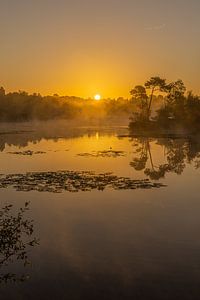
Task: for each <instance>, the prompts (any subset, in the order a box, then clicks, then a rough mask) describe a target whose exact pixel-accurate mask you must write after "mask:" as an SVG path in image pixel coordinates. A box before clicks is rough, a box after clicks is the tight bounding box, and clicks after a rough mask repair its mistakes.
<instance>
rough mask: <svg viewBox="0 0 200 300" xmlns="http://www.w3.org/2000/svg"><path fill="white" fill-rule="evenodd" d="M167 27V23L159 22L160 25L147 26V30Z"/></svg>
mask: <svg viewBox="0 0 200 300" xmlns="http://www.w3.org/2000/svg"><path fill="white" fill-rule="evenodd" d="M165 27H166V24H165V23H163V24H159V25H155V26H151V27H146V28H145V30H149V31H157V30H163V29H164V28H165Z"/></svg>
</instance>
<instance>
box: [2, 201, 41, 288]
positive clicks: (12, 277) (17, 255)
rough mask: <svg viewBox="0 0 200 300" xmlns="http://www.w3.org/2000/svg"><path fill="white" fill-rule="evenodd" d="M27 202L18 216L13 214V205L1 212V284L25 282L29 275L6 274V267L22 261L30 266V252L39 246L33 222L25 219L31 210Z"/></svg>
mask: <svg viewBox="0 0 200 300" xmlns="http://www.w3.org/2000/svg"><path fill="white" fill-rule="evenodd" d="M28 206H29V203H28V202H26V203H25V205H24V207H23V208H20V209H19V211H18V213H17V214H16V215H13V214H12V207H13V206H12V205H7V206H5V207H3V208H2V209H1V210H0V282H5V283H7V282H15V281H24V280H26V278H27V275H24V274H23V275H17V274H15V273H12V272H8V273H7V272H6V267H8V266H10V265H11V264H12V263H14V262H15V261H21V262H22V263H23V265H24V266H26V265H28V264H30V261H29V259H28V251H29V250H30V248H31V247H34V246H35V245H36V244H38V240H37V239H36V238H34V237H32V236H33V230H34V228H33V221H32V220H29V219H26V218H24V214H25V213H26V212H27V211H28V210H29V207H28Z"/></svg>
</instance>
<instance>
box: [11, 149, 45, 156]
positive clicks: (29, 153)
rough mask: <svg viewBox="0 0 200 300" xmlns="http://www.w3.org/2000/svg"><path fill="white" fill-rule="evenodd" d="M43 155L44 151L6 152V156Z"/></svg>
mask: <svg viewBox="0 0 200 300" xmlns="http://www.w3.org/2000/svg"><path fill="white" fill-rule="evenodd" d="M45 153H46V152H44V151H32V150H26V151H15V152H8V154H15V155H27V156H32V155H35V154H45Z"/></svg>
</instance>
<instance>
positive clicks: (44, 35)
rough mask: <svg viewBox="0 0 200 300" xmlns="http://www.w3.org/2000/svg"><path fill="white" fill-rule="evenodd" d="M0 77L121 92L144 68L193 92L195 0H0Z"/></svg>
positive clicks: (71, 91) (199, 49)
mask: <svg viewBox="0 0 200 300" xmlns="http://www.w3.org/2000/svg"><path fill="white" fill-rule="evenodd" d="M0 4H1V10H0V36H1V49H0V70H1V72H0V84H1V85H3V86H4V87H5V88H6V90H7V91H13V90H18V89H21V90H27V91H28V92H40V93H42V94H53V93H58V94H60V95H62V94H65V95H66V94H68V95H76V96H83V97H92V96H93V95H94V94H96V93H100V94H101V95H102V96H103V97H118V96H125V97H126V96H127V95H128V92H129V90H130V88H131V87H133V86H134V85H135V84H138V83H143V82H144V81H145V80H146V79H148V78H149V77H150V76H151V75H157V74H158V75H160V76H164V77H167V78H168V79H169V81H171V80H175V79H177V78H182V79H183V80H184V82H185V84H186V85H187V86H188V89H193V90H194V91H195V92H196V93H198V92H200V85H199V77H200V60H199V53H200V40H199V36H200V18H199V11H200V1H199V0H169V1H165V0H151V1H149V0H140V1H139V0H84V1H83V0H42V1H41V0H1V1H0Z"/></svg>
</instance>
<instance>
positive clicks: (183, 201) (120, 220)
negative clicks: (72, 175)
mask: <svg viewBox="0 0 200 300" xmlns="http://www.w3.org/2000/svg"><path fill="white" fill-rule="evenodd" d="M23 129H24V128H23ZM28 129H31V127H30V128H29V127H25V131H26V132H20V131H18V132H16V130H15V133H11V132H10V131H9V132H4V134H2V135H1V136H0V143H1V152H0V164H1V172H0V173H1V174H21V173H25V172H38V173H39V172H49V171H51V172H57V171H59V170H64V171H67V170H70V171H74V172H79V171H93V172H95V173H96V174H99V173H101V174H102V173H106V172H112V173H114V174H115V175H116V176H117V177H128V178H131V179H133V180H136V179H137V180H143V179H149V180H150V182H160V183H163V184H165V185H166V186H164V187H161V188H148V189H147V188H145V187H144V188H139V189H132V190H131V189H124V188H122V189H113V188H112V187H110V186H106V188H105V189H104V190H103V191H102V190H98V189H97V188H94V189H92V190H89V191H81V190H80V191H78V192H69V191H62V192H59V193H52V192H47V191H46V192H45V191H44V192H38V191H35V190H32V191H29V192H23V191H16V188H14V187H13V186H11V185H9V186H8V187H7V188H1V189H0V199H1V207H4V206H5V205H6V204H12V205H13V208H12V212H11V216H12V215H13V216H15V215H16V213H17V211H18V209H19V208H20V207H23V206H24V203H25V202H26V201H29V202H30V203H29V208H30V209H29V211H27V212H26V213H25V214H24V218H25V219H26V220H32V219H33V225H34V232H33V237H36V238H37V239H39V245H34V246H33V247H31V248H28V249H27V251H28V252H27V255H28V258H29V260H30V261H31V264H30V265H27V266H26V267H25V268H24V266H23V260H22V261H17V260H16V257H15V256H13V261H12V262H8V264H7V266H6V265H5V264H2V266H1V268H0V270H1V273H2V274H3V275H5V274H6V273H12V274H15V275H16V279H18V278H20V276H21V275H22V274H25V276H26V278H25V279H26V280H24V281H23V282H19V280H17V281H16V282H15V283H13V282H10V281H9V280H8V281H7V282H6V281H5V280H2V283H1V285H0V295H1V299H109V300H110V299H178V298H179V299H199V298H200V237H199V236H200V196H199V195H200V170H199V166H200V140H198V138H191V139H188V138H181V139H180V138H179V139H153V138H137V139H132V138H130V137H123V138H121V137H120V135H124V134H126V133H127V132H126V128H123V127H120V128H117V127H109V128H105V127H104V128H94V127H93V128H73V129H71V130H66V129H62V130H60V131H59V132H56V130H50V131H45V130H43V128H42V129H41V130H40V131H38V129H37V130H36V131H35V130H34V131H32V132H31V130H30V132H27V130H28ZM13 130H14V129H13V128H12V130H11V131H13ZM51 180H53V179H52V178H51ZM37 184H38V183H37ZM82 184H83V183H82ZM23 238H24V237H22V240H23Z"/></svg>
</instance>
